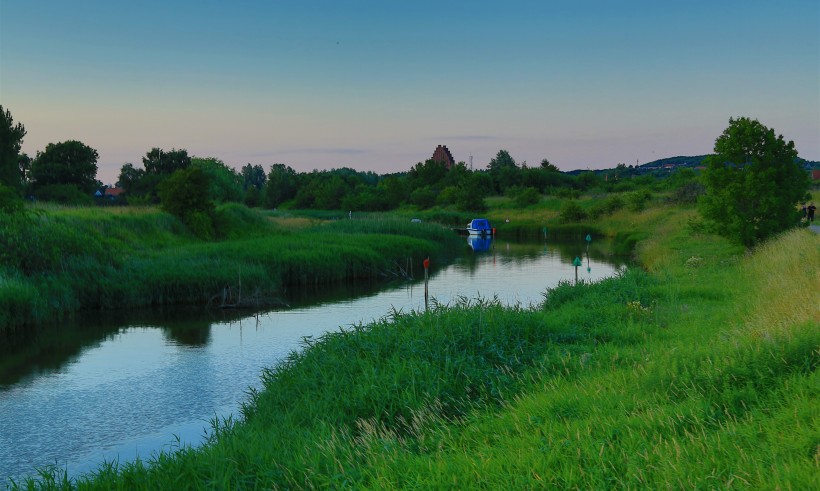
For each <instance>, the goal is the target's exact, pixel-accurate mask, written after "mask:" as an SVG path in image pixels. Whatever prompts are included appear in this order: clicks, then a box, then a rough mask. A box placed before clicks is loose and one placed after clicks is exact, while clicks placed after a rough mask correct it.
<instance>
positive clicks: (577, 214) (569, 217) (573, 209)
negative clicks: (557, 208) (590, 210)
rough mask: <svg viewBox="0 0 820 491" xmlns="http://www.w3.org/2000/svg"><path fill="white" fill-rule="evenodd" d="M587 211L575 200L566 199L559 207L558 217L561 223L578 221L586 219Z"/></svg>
mask: <svg viewBox="0 0 820 491" xmlns="http://www.w3.org/2000/svg"><path fill="white" fill-rule="evenodd" d="M586 218H587V212H586V211H584V209H583V208H581V205H579V204H578V203H577V202H576V201H572V200H570V201H567V202H566V203H564V205H563V206H562V207H561V212H560V213H559V215H558V219H559V220H560V221H561V222H563V223H572V222H580V221H582V220H586Z"/></svg>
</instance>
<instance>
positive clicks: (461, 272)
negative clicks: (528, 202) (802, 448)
mask: <svg viewBox="0 0 820 491" xmlns="http://www.w3.org/2000/svg"><path fill="white" fill-rule="evenodd" d="M467 242H468V239H466V238H465V247H464V254H463V255H462V256H461V257H459V258H458V259H457V260H456V261H454V262H453V263H452V264H450V265H447V266H443V267H441V268H436V267H435V265H433V267H432V268H431V277H430V283H429V291H430V298H431V299H433V298H434V299H436V300H437V301H439V302H441V303H451V302H454V301H457V299H458V298H459V297H466V298H468V299H473V298H477V297H483V298H492V297H494V296H497V297H498V298H499V299H500V300H501V301H502V302H504V303H507V304H515V303H519V304H522V305H529V304H537V303H539V302H540V301H541V300H542V299H543V296H542V294H543V292H544V291H545V290H546V289H547V288H549V287H552V286H555V285H556V284H557V283H558V282H559V281H561V280H574V279H575V268H574V267H573V266H572V260H573V259H574V258H575V257H576V256H580V257H581V258H583V266H582V267H580V268H578V272H579V278H581V279H584V280H588V281H589V280H592V281H594V280H597V279H600V278H603V277H608V276H612V275H613V274H614V273H615V272H616V270H617V269H619V268H620V267H621V264H620V263H613V260H612V259H611V258H609V259H604V256H603V255H602V254H601V253H600V252H601V250H600V249H599V248H600V247H603V246H602V245H601V244H597V243H596V244H594V245H593V247H592V248H591V249H590V250H589V254H588V255H587V249H586V245H585V244H584V243H583V241H578V242H579V244H578V245H571V246H570V245H566V244H564V245H561V244H545V243H544V242H540V243H533V242H531V243H516V242H507V241H504V240H502V239H496V240H495V243H491V242H490V243H480V242H479V243H472V244H469V246H468V244H467ZM485 248H486V250H482V249H485ZM474 249H478V250H474ZM414 273H415V276H416V277H417V278H419V277H422V278H423V270H421V266H420V265H416V266H415V271H414ZM289 301H290V303H291V305H293V307H291V308H289V309H282V310H275V311H269V312H264V313H260V314H256V315H251V316H247V315H249V314H247V313H243V314H239V313H216V314H214V313H203V312H201V311H185V310H180V309H172V310H170V311H166V312H156V311H154V312H128V313H125V314H123V313H119V314H116V313H115V314H106V315H105V316H104V317H103V316H95V317H94V318H93V319H92V318H85V319H80V320H77V321H75V322H74V323H72V325H70V326H68V327H67V326H62V327H61V328H60V329H59V330H54V331H52V332H51V333H48V332H46V333H44V334H42V335H40V339H37V340H35V341H34V342H27V343H26V344H21V345H20V346H14V347H13V348H12V347H10V346H8V345H7V346H6V347H5V348H6V349H5V350H0V355H2V356H9V358H8V359H11V358H10V357H11V356H15V360H17V362H15V363H14V364H13V367H11V368H8V369H5V370H3V371H1V372H0V487H2V483H4V482H5V481H4V479H3V478H5V477H6V476H11V477H16V478H19V477H22V476H25V475H30V474H32V472H33V470H34V468H35V467H41V466H45V465H50V464H56V465H58V466H60V468H67V470H68V472H69V474H70V475H76V474H78V473H82V472H87V471H90V470H93V469H95V468H96V467H97V466H98V465H99V463H100V462H102V461H104V460H108V461H112V460H120V461H126V460H133V459H134V458H136V457H140V458H143V459H147V458H150V456H151V454H152V453H154V452H156V451H158V450H161V449H172V448H174V447H175V446H176V445H177V441H181V442H182V443H183V444H197V443H199V442H201V441H202V438H203V436H204V435H205V432H206V431H207V429H208V428H209V427H210V425H209V420H210V419H211V418H213V417H226V416H228V415H230V414H237V412H238V408H239V406H240V404H241V402H242V401H243V400H245V398H246V391H247V390H248V388H249V387H259V386H260V385H261V384H260V383H259V374H260V369H261V368H262V367H265V366H272V365H275V364H276V363H277V361H279V360H281V359H282V358H283V357H284V356H286V355H287V354H288V353H289V352H291V351H293V350H298V349H300V347H301V341H302V339H303V338H304V337H305V336H314V337H316V336H320V335H321V334H322V333H325V332H327V331H335V330H338V329H339V327H340V326H342V327H343V326H349V325H351V324H355V323H359V322H365V323H366V322H368V321H370V320H373V319H378V318H381V317H383V316H385V315H386V314H388V313H389V312H390V311H391V310H392V309H396V310H403V311H410V310H423V309H424V284H423V282H422V281H421V280H416V281H414V282H403V283H401V284H394V285H365V286H361V285H357V286H356V287H355V288H351V287H347V288H336V289H332V288H323V289H322V290H321V291H319V292H307V293H306V292H300V294H299V295H298V297H292V298H290V300H289ZM240 315H246V317H239V316H240ZM224 316H233V317H224ZM0 343H8V342H7V341H4V340H2V339H0ZM21 353H22V355H21ZM0 366H2V365H0Z"/></svg>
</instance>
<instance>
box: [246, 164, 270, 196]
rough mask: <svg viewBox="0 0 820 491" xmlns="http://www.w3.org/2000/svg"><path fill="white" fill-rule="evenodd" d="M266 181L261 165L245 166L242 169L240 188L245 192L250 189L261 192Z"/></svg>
mask: <svg viewBox="0 0 820 491" xmlns="http://www.w3.org/2000/svg"><path fill="white" fill-rule="evenodd" d="M266 180H267V176H266V175H265V169H263V168H262V166H261V165H258V164H257V165H251V164H246V165H245V166H244V167H242V181H243V182H242V187H243V188H244V189H245V190H247V189H248V188H251V187H254V188H256V189H257V190H261V189H262V187H264V186H265V181H266Z"/></svg>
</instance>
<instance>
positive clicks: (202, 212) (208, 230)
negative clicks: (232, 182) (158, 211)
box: [159, 167, 214, 239]
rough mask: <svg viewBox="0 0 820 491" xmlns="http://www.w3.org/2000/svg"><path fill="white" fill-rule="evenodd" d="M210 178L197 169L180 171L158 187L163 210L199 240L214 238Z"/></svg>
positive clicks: (191, 168)
mask: <svg viewBox="0 0 820 491" xmlns="http://www.w3.org/2000/svg"><path fill="white" fill-rule="evenodd" d="M209 190H210V178H209V177H208V175H207V174H206V173H205V172H203V171H202V170H201V169H199V168H197V167H189V168H187V169H183V170H178V171H176V172H174V173H173V174H171V177H169V178H168V179H166V180H165V181H163V182H162V183H161V184H160V185H159V197H160V200H161V201H162V209H163V210H165V211H167V212H168V213H170V214H172V215H174V216H176V217H178V218H179V219H180V220H182V222H183V223H185V225H187V226H188V229H189V230H190V231H191V233H193V234H194V235H196V236H197V237H199V238H202V239H207V238H211V237H213V234H214V227H213V216H214V204H213V202H212V201H211V200H210V196H209V194H208V193H209Z"/></svg>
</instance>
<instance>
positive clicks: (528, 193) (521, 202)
mask: <svg viewBox="0 0 820 491" xmlns="http://www.w3.org/2000/svg"><path fill="white" fill-rule="evenodd" d="M513 199H514V201H515V204H516V206H518V207H519V208H524V207H527V206H530V205H534V204H537V203H538V202H539V201H541V194H540V193H539V192H538V190H537V189H535V188H525V189H522V190H521V191H519V192H518V193H516V195H515V198H513Z"/></svg>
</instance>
